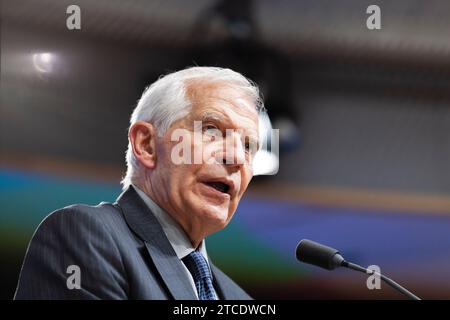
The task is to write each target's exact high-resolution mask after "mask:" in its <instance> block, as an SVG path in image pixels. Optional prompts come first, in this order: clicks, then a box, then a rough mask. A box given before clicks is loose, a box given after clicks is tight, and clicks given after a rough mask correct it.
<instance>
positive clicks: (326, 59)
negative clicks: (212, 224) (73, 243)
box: [0, 0, 450, 299]
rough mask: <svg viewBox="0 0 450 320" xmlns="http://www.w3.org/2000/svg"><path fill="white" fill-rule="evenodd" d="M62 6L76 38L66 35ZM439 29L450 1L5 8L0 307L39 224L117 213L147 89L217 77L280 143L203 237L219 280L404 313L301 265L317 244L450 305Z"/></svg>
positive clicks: (448, 119)
mask: <svg viewBox="0 0 450 320" xmlns="http://www.w3.org/2000/svg"><path fill="white" fill-rule="evenodd" d="M71 4H76V5H78V6H79V7H80V9H81V30H68V29H67V28H66V19H67V18H68V17H69V15H68V14H66V9H67V7H68V6H69V5H71ZM371 4H377V5H378V6H379V7H380V8H381V29H380V30H368V28H367V27H366V20H367V18H368V17H369V14H367V13H366V9H367V7H368V6H369V5H371ZM449 15H450V2H448V1H445V0H427V1H425V0H422V1H420V0H408V1H406V0H395V1H393V0H392V1H378V0H377V1H371V0H370V1H366V0H341V1H331V0H328V1H327V0H308V1H306V0H299V1H287V0H282V1H269V0H253V1H250V0H245V1H231V0H230V1H206V0H196V1H185V0H169V1H168V0H165V1H162V0H160V1H148V0H134V1H122V0H121V1H119V0H96V1H87V0H76V1H72V0H70V1H65V0H41V1H31V0H30V1H28V0H14V1H13V0H9V1H8V0H3V1H2V7H1V40H0V41H1V78H0V99H1V105H0V106H1V107H0V108H1V109H0V237H1V238H0V259H1V260H0V268H1V272H0V283H1V286H0V298H3V299H11V298H12V297H13V294H14V290H15V286H16V284H17V279H18V275H19V272H20V266H21V263H22V260H23V257H24V255H25V252H26V247H27V244H28V241H29V240H30V238H31V236H32V234H33V231H34V230H35V228H36V227H37V226H38V224H39V222H40V221H41V220H42V219H43V218H44V217H45V216H46V215H47V214H48V213H50V212H51V211H53V210H55V209H57V208H60V207H63V206H66V205H69V204H72V203H87V204H97V203H99V202H101V201H114V200H115V199H116V197H117V196H118V194H119V193H120V191H121V190H120V185H119V181H120V179H121V177H122V176H123V175H124V173H125V163H124V159H125V150H126V145H127V128H128V121H129V116H130V114H131V112H132V110H133V108H134V107H135V105H136V102H137V100H138V99H139V97H140V95H141V93H142V91H143V90H144V88H145V87H146V86H147V85H149V84H150V83H152V82H153V81H155V80H156V79H157V78H158V77H159V76H160V75H161V74H165V73H168V72H171V71H175V70H179V69H182V68H184V67H186V66H192V65H214V66H221V67H231V68H233V69H235V70H237V71H240V72H241V73H243V74H244V75H246V76H248V77H250V78H251V79H253V80H255V81H256V82H257V83H258V84H259V85H260V86H261V89H262V91H263V93H264V96H265V101H266V107H267V109H268V111H269V115H270V117H271V119H272V124H273V126H274V128H278V129H280V139H281V145H280V170H279V172H278V174H277V175H274V176H265V177H256V178H255V179H254V181H253V182H252V185H251V187H250V189H249V191H248V192H247V194H246V196H245V197H244V199H243V200H242V202H241V205H240V207H239V209H238V212H237V213H236V215H235V218H234V220H233V221H232V223H231V224H230V225H229V227H228V228H226V229H225V230H224V231H222V232H220V233H218V234H215V235H212V236H211V237H209V239H208V251H209V254H210V255H211V256H212V258H213V260H214V261H215V262H216V264H217V265H219V266H220V267H221V268H222V269H223V270H224V271H225V272H226V273H228V274H229V275H230V276H232V277H233V278H234V279H235V280H236V281H237V282H238V283H239V284H241V285H242V286H243V287H244V288H245V289H246V290H247V291H248V292H249V293H250V294H251V295H252V296H253V297H255V298H266V299H270V298H274V299H301V298H319V299H356V298H362V299H380V298H386V299H401V298H403V297H402V296H401V295H400V294H398V293H396V292H394V291H393V290H392V289H390V288H388V287H386V285H384V284H382V289H381V290H368V289H367V287H366V277H365V276H364V275H363V274H357V273H354V272H351V271H348V270H337V271H334V272H332V273H330V272H328V271H325V270H321V269H317V268H314V267H308V266H306V265H301V264H299V263H298V262H296V259H295V254H294V250H295V247H296V245H297V243H298V241H299V240H300V239H302V238H309V239H313V240H315V241H318V242H322V243H324V244H328V245H330V246H333V247H336V248H338V249H340V251H341V252H342V253H343V255H344V256H345V257H346V258H348V259H349V260H352V261H354V262H357V263H359V264H361V265H365V266H368V265H371V264H377V265H379V266H380V267H381V271H382V272H384V273H385V274H386V275H388V276H391V277H392V278H394V279H396V280H397V281H398V282H399V283H400V284H403V285H405V286H406V287H407V288H409V289H410V290H411V291H413V292H415V293H416V294H417V295H418V296H420V297H422V298H428V299H431V298H435V299H449V298H450V20H449V19H448V17H449Z"/></svg>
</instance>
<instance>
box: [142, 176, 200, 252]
mask: <svg viewBox="0 0 450 320" xmlns="http://www.w3.org/2000/svg"><path fill="white" fill-rule="evenodd" d="M148 180H149V179H148ZM133 184H134V185H135V186H136V187H138V188H139V189H140V190H141V191H142V192H144V193H145V194H146V195H147V196H148V197H149V198H150V199H152V200H153V201H154V202H155V203H156V204H157V205H158V206H159V207H160V208H161V209H163V210H164V211H165V212H166V213H167V214H169V215H170V217H171V218H172V219H174V220H175V222H176V223H178V225H179V226H180V227H181V228H182V229H183V231H184V233H185V234H186V235H187V237H188V239H189V241H190V242H191V244H192V247H193V248H196V249H197V248H198V247H199V245H200V243H201V242H202V241H203V239H204V238H205V237H206V234H205V233H204V232H203V231H202V230H201V229H200V228H195V224H194V223H192V221H189V220H186V219H183V218H184V216H180V215H178V214H176V212H177V211H176V210H175V209H174V208H172V207H171V205H170V204H171V202H170V201H168V199H166V198H167V197H163V196H162V195H161V194H159V193H158V192H156V188H153V184H152V183H151V182H150V181H147V180H146V181H139V180H137V179H136V180H135V181H133ZM159 190H161V188H159Z"/></svg>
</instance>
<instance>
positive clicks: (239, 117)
mask: <svg viewBox="0 0 450 320" xmlns="http://www.w3.org/2000/svg"><path fill="white" fill-rule="evenodd" d="M187 96H188V97H189V98H190V101H191V102H192V110H191V112H190V113H189V115H188V116H186V117H185V118H183V119H180V120H179V121H176V122H175V123H174V124H173V125H172V126H171V127H170V128H169V130H168V131H167V132H166V133H165V135H164V136H163V137H162V138H161V139H158V142H157V144H156V149H157V150H156V151H157V152H156V157H157V159H156V167H155V174H157V175H158V179H157V180H158V181H159V182H160V183H161V185H162V186H161V187H162V188H163V190H162V191H163V197H162V198H163V201H164V202H165V204H163V206H164V205H165V206H166V207H165V209H166V210H167V211H169V212H170V213H171V215H172V216H173V217H174V218H175V219H176V220H177V221H178V223H180V224H181V225H182V227H183V228H184V229H185V231H186V232H187V233H188V234H192V233H194V234H195V233H202V232H203V233H207V234H205V236H206V235H208V234H211V233H213V232H215V231H218V230H220V229H223V228H224V227H225V226H226V225H227V224H228V222H229V221H230V219H231V218H232V216H233V214H234V212H235V211H236V208H237V205H238V203H239V201H240V199H241V197H242V195H243V194H244V192H245V190H246V189H247V186H248V184H249V182H250V180H251V178H252V177H253V170H252V157H253V155H254V152H255V151H256V150H255V145H256V144H257V143H258V114H257V112H256V110H255V105H254V103H253V101H252V100H251V99H250V98H249V97H248V96H246V95H245V93H243V92H242V91H240V90H237V89H235V88H231V87H229V86H226V85H224V84H199V83H196V84H192V85H191V86H188V90H187ZM194 121H199V122H197V123H196V126H195V125H194ZM200 121H201V122H200ZM180 129H182V131H183V132H185V135H187V137H183V141H184V142H185V143H186V141H187V142H188V143H190V146H191V152H192V154H191V159H192V160H194V159H197V160H198V159H201V160H202V161H195V163H194V161H192V163H191V164H176V161H175V162H174V159H173V154H172V151H173V148H174V147H175V146H176V145H177V144H179V143H180V141H179V140H176V141H172V140H174V139H173V135H172V134H173V133H174V131H175V130H178V131H180ZM195 130H197V131H196V133H195V134H194V131H195ZM227 130H228V131H227ZM201 133H202V135H201Z"/></svg>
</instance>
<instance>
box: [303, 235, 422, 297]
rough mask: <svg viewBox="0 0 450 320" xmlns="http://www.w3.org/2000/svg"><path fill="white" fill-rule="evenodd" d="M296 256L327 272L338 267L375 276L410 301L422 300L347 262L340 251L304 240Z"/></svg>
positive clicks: (390, 282)
mask: <svg viewBox="0 0 450 320" xmlns="http://www.w3.org/2000/svg"><path fill="white" fill-rule="evenodd" d="M295 254H296V256H297V259H298V260H299V261H301V262H304V263H308V264H312V265H315V266H318V267H321V268H324V269H327V270H333V269H335V268H338V267H345V268H349V269H352V270H356V271H360V272H363V273H368V274H372V275H373V274H375V275H377V276H379V277H380V278H381V280H383V281H384V282H386V283H387V284H388V285H390V286H391V287H392V288H394V289H396V290H398V291H400V292H401V293H403V294H404V295H406V296H408V297H409V298H410V299H413V300H421V299H420V298H419V297H418V296H416V295H414V294H413V293H411V292H410V291H408V290H406V289H405V288H403V287H402V286H401V285H399V284H398V283H397V282H395V281H394V280H392V279H390V278H388V277H386V276H384V275H382V274H381V273H378V272H376V271H374V270H368V269H366V268H364V267H361V266H360V265H357V264H355V263H351V262H348V261H345V259H344V258H343V257H342V255H341V254H340V253H339V251H338V250H336V249H334V248H331V247H327V246H324V245H323V244H320V243H317V242H314V241H311V240H307V239H303V240H301V241H300V242H299V243H298V245H297V249H296V252H295Z"/></svg>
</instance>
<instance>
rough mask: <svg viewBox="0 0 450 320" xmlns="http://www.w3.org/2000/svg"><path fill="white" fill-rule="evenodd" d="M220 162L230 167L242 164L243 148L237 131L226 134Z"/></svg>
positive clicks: (243, 160)
mask: <svg viewBox="0 0 450 320" xmlns="http://www.w3.org/2000/svg"><path fill="white" fill-rule="evenodd" d="M222 163H223V164H225V165H227V166H231V167H240V166H242V165H244V163H245V150H244V147H243V145H242V140H241V135H240V134H239V133H237V132H233V133H232V134H231V135H227V138H226V140H225V152H224V153H223V157H222Z"/></svg>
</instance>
